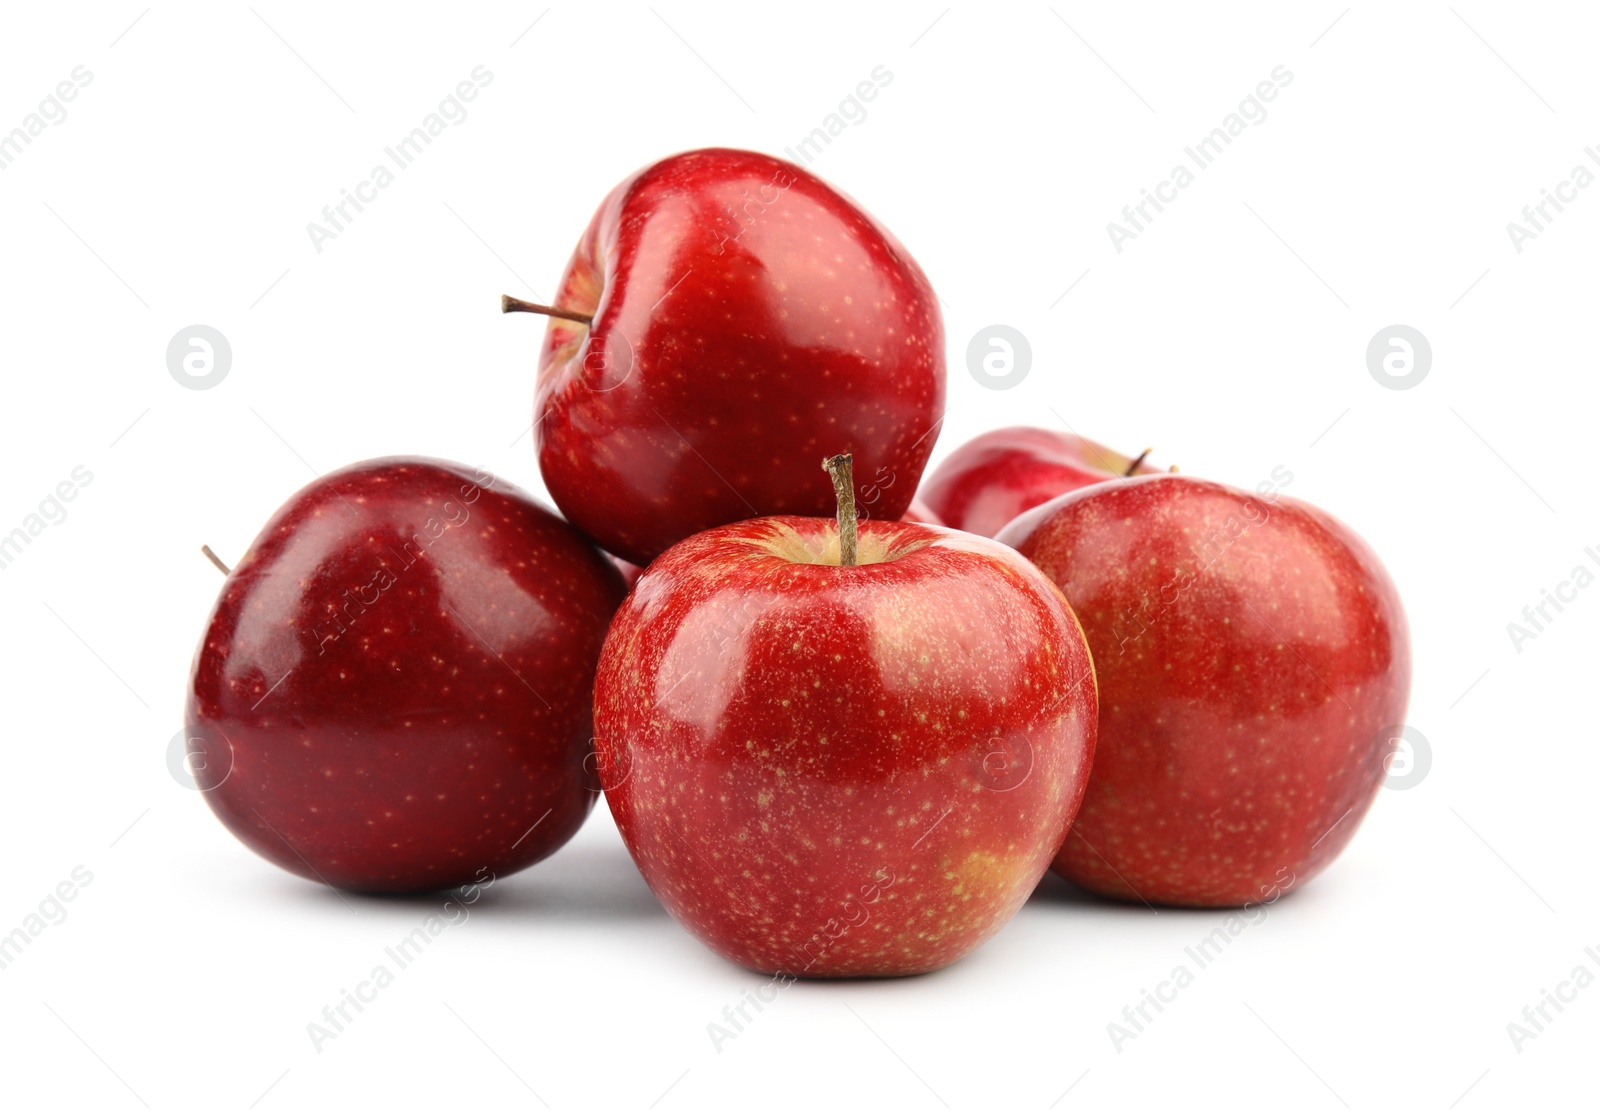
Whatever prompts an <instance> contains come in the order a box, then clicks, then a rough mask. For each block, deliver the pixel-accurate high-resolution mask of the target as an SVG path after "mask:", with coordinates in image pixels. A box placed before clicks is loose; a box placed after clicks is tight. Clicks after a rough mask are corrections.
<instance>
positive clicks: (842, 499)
mask: <svg viewBox="0 0 1600 1117" xmlns="http://www.w3.org/2000/svg"><path fill="white" fill-rule="evenodd" d="M853 460H854V458H853V456H852V455H851V454H849V453H844V454H835V455H834V456H833V457H831V458H823V459H822V468H823V469H825V470H827V471H828V476H829V477H831V478H833V497H834V500H836V501H838V504H839V512H838V519H839V565H840V566H854V565H856V485H855V477H854V475H853V474H852V471H851V462H852V461H853Z"/></svg>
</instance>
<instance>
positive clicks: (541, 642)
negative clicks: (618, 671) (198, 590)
mask: <svg viewBox="0 0 1600 1117" xmlns="http://www.w3.org/2000/svg"><path fill="white" fill-rule="evenodd" d="M622 597H623V586H622V578H621V576H620V575H619V574H618V573H617V571H616V570H615V569H614V568H613V567H612V566H611V564H610V563H609V562H607V561H606V559H605V558H604V557H603V556H601V554H600V553H599V552H598V551H596V550H595V549H594V548H593V547H592V546H591V545H590V544H589V543H587V542H586V541H585V540H584V539H583V538H582V537H580V536H579V535H578V533H577V532H576V531H575V530H573V528H572V527H571V526H570V525H568V524H566V523H564V522H562V520H561V519H560V518H558V517H557V516H556V515H555V514H554V513H552V512H550V511H548V510H547V509H545V508H544V507H542V506H541V505H539V504H537V503H536V502H535V501H533V499H532V498H530V497H529V496H528V495H527V494H526V493H524V492H522V491H521V490H519V489H516V488H515V487H513V486H511V485H508V484H505V483H504V482H500V481H496V480H495V479H494V478H493V477H491V476H490V475H489V474H487V473H483V472H480V471H475V470H473V469H471V468H469V467H466V466H460V465H454V464H452V463H449V462H443V461H437V460H433V459H427V458H382V459H377V460H374V461H367V462H361V463H359V464H356V465H352V466H349V467H347V468H345V469H342V470H339V471H337V472H334V473H330V474H328V475H326V476H325V477H323V478H322V479H321V480H319V481H315V482H313V483H312V484H310V485H308V486H307V487H306V488H304V489H302V490H301V491H300V492H299V493H297V494H295V495H294V496H293V497H291V498H290V500H289V501H288V503H286V504H285V505H284V506H283V507H282V508H281V509H279V510H278V512H277V513H276V514H275V515H274V516H273V518H272V519H271V520H270V521H268V523H267V525H266V526H265V527H264V528H263V529H262V531H261V534H260V535H259V536H257V538H256V540H255V542H254V543H252V544H251V546H250V550H249V552H248V553H247V554H246V555H245V557H244V558H243V560H242V561H240V563H239V564H238V565H237V566H236V567H235V568H234V570H233V572H232V573H231V574H229V575H228V577H227V579H226V581H225V582H224V583H223V587H222V591H221V594H220V596H219V597H218V599H217V603H216V605H215V606H214V608H213V610H212V614H211V618H210V620H209V621H208V623H207V625H206V630H205V635H204V637H203V639H202V640H201V643H200V647H199V649H198V650H197V651H196V653H195V659H194V665H193V668H192V671H191V678H190V685H189V692H188V698H187V702H186V709H185V724H186V725H188V726H190V727H191V733H193V731H194V730H195V729H198V730H199V731H200V732H199V734H198V739H197V742H196V743H199V744H200V745H201V748H200V750H199V751H200V752H201V753H202V754H203V755H202V761H203V766H204V770H205V771H206V772H207V773H220V776H213V777H211V779H216V778H221V782H220V784H217V785H216V786H214V787H210V786H208V787H204V788H203V791H204V794H205V798H206V801H207V803H209V804H210V806H211V809H212V810H213V811H214V812H215V813H216V815H217V817H218V818H220V819H221V820H222V822H223V824H224V825H226V826H227V827H228V829H229V830H231V831H233V833H234V835H235V836H236V837H237V838H239V840H240V841H242V842H243V843H244V844H245V845H247V846H249V847H250V848H251V849H252V850H254V851H255V852H257V853H259V854H260V855H261V856H263V857H265V858H266V859H267V860H268V861H271V862H273V863H274V864H276V865H278V866H280V867H282V868H285V869H288V870H289V871H290V872H293V873H298V874H300V875H301V876H305V877H309V878H311V879H313V880H320V881H323V882H325V883H327V884H330V885H333V886H334V887H336V888H348V889H352V890H358V891H368V892H415V891H426V890H433V889H442V888H450V887H454V886H457V885H461V884H466V883H470V882H472V881H474V880H481V877H479V876H478V874H479V873H480V872H481V871H482V870H483V869H488V870H489V871H490V872H492V873H494V874H496V875H504V874H506V873H511V872H515V871H516V870H518V869H522V868H525V867H527V866H528V865H531V864H533V863H534V862H535V861H538V860H540V859H541V858H543V857H545V856H546V855H548V854H549V853H552V852H553V851H555V850H556V849H558V848H560V847H561V845H562V844H563V843H565V842H566V841H567V839H568V838H570V837H571V836H572V835H573V834H574V833H576V831H577V829H578V827H579V826H580V825H581V824H582V822H583V820H584V818H585V817H586V816H587V815H588V813H589V810H590V808H591V807H592V806H593V805H594V798H595V794H596V791H597V790H598V789H597V788H594V787H592V785H593V784H594V782H595V780H594V777H593V776H592V775H591V776H588V777H587V778H586V777H585V775H584V772H583V764H584V762H585V758H586V757H587V755H588V754H589V750H590V744H589V740H590V736H591V717H592V709H591V705H590V700H591V695H592V685H593V677H594V669H595V663H596V661H597V659H598V657H599V653H600V646H601V643H602V642H603V640H604V637H605V630H606V625H607V624H608V623H609V621H610V618H611V615H612V613H613V612H614V611H615V609H616V606H617V605H618V603H620V602H621V600H622ZM536 691H537V693H535V692H536ZM219 734H220V735H221V736H220V737H219ZM224 742H225V743H224ZM207 782H208V783H209V782H210V781H209V780H208V781H207ZM586 784H588V785H591V786H585V785H586Z"/></svg>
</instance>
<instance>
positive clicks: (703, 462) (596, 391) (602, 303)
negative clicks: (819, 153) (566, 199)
mask: <svg viewBox="0 0 1600 1117" xmlns="http://www.w3.org/2000/svg"><path fill="white" fill-rule="evenodd" d="M555 305H556V306H559V307H562V308H565V309H569V310H576V311H580V312H582V313H585V314H590V315H592V316H593V325H592V326H590V327H586V326H584V325H583V324H582V323H581V322H573V321H567V320H563V319H560V318H551V319H550V321H549V325H548V327H547V329H546V332H545V338H544V344H543V348H542V351H541V355H540V358H539V373H538V389H537V392H536V397H535V405H534V416H535V422H534V430H535V435H536V438H537V446H538V454H539V468H540V471H541V472H542V474H543V476H544V481H545V485H546V487H547V488H548V489H549V491H550V495H551V497H552V498H553V499H554V500H555V502H556V505H557V506H558V507H559V508H560V509H561V511H562V513H563V514H564V515H565V516H566V517H567V519H568V520H570V521H571V522H572V523H573V524H574V525H575V526H577V527H578V528H579V529H580V530H581V531H583V533H584V534H585V535H587V536H588V537H589V538H591V539H593V540H594V541H595V542H597V543H598V544H599V545H600V546H602V547H604V548H605V549H606V550H607V551H610V552H611V553H612V554H614V555H616V556H617V557H619V558H623V559H627V560H628V561H629V562H633V563H636V564H638V565H640V566H646V565H648V564H649V562H650V560H651V559H653V558H654V557H655V556H656V555H658V554H660V553H661V552H662V551H663V550H665V549H666V548H667V547H668V546H670V545H671V544H673V543H676V542H677V541H678V540H680V539H683V538H684V537H686V536H689V535H692V534H694V533H695V532H697V531H702V530H704V529H706V528H709V527H714V526H716V525H718V524H725V523H731V522H733V521H735V520H743V519H747V518H749V517H752V516H758V515H769V514H780V513H789V514H796V515H814V516H815V515H831V514H832V513H833V509H834V497H833V490H832V488H831V486H830V485H829V484H828V479H827V477H826V476H825V475H824V474H823V473H822V472H821V471H820V470H818V469H817V462H818V461H820V460H821V459H822V458H823V457H824V456H825V455H826V454H828V453H832V452H835V451H836V450H837V449H838V448H839V447H841V446H848V447H849V448H850V449H851V450H852V451H853V452H854V455H855V467H856V477H857V481H858V491H859V493H860V494H861V496H860V500H861V503H862V505H863V506H870V507H871V508H872V515H873V516H874V517H877V518H881V519H894V518H896V517H898V516H899V515H900V514H901V513H902V512H904V511H905V509H906V507H907V505H908V504H909V503H910V501H911V497H912V494H913V493H914V491H915V490H916V486H917V481H918V480H919V479H920V478H921V476H922V470H923V467H924V466H925V465H926V464H927V461H928V455H929V453H931V452H932V449H933V444H934V442H935V440H936V439H937V437H938V427H939V424H940V421H941V419H942V417H943V415H944V394H945V361H944V326H943V324H942V320H941V318H940V314H939V303H938V299H937V298H936V297H935V296H934V293H933V288H932V287H931V286H930V285H929V284H928V280H927V278H926V277H925V276H924V275H923V273H922V270H921V269H920V268H919V267H917V264H916V262H915V261H914V260H912V258H911V257H910V255H908V254H907V253H906V250H905V249H904V248H902V247H901V246H900V244H899V242H898V241H896V240H895V239H894V237H893V236H891V235H890V234H889V232H888V231H887V230H885V229H884V228H883V227H882V226H880V225H879V224H877V222H875V221H874V220H873V219H872V218H871V217H870V216H868V215H867V214H866V213H865V212H863V211H862V210H861V209H860V208H858V207H857V206H856V205H855V203H853V202H852V201H851V200H850V199H848V198H846V197H845V196H844V195H842V194H840V193H838V192H837V191H835V190H834V189H833V188H832V187H830V186H828V185H827V184H826V183H824V182H822V181H821V180H820V179H818V178H816V177H815V176H813V175H811V174H809V173H808V172H806V171H804V170H802V169H800V168H799V167H797V166H795V165H793V164H792V163H786V162H784V161H783V160H781V159H774V158H772V157H771V156H767V155H759V154H756V153H753V152H747V151H733V150H726V149H707V150H701V151H691V152H687V153H684V154H681V155H676V156H673V157H671V158H668V159H664V160H662V161H661V162H659V163H656V164H654V165H652V166H649V167H647V168H645V169H644V170H642V171H639V172H637V173H636V174H634V175H632V176H631V177H629V178H628V179H627V180H626V181H624V182H623V183H622V184H621V185H619V186H618V187H616V189H614V190H613V191H612V192H611V194H610V195H609V196H608V197H607V198H606V200H605V201H604V202H603V203H602V204H601V206H600V209H599V211H598V212H597V213H596V214H595V215H594V219H593V220H592V221H591V222H590V224H589V228H588V230H587V231H586V232H585V233H584V234H583V238H582V239H581V240H580V241H579V243H578V247H577V250H576V251H575V252H574V254H573V257H572V260H571V262H570V263H569V264H568V265H567V270H566V273H565V274H564V276H563V277H562V280H561V283H560V287H559V290H558V293H557V297H556V300H555Z"/></svg>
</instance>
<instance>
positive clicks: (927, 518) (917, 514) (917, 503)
mask: <svg viewBox="0 0 1600 1117" xmlns="http://www.w3.org/2000/svg"><path fill="white" fill-rule="evenodd" d="M900 518H901V519H902V520H904V521H905V522H906V523H908V524H932V525H933V526H934V527H943V526H945V524H944V520H942V519H940V517H939V514H938V513H937V512H935V511H934V510H933V509H932V508H929V507H928V506H927V505H926V504H924V503H923V502H922V501H921V500H920V499H918V498H913V499H912V501H911V507H910V508H907V509H906V511H905V515H903V516H901V517H900Z"/></svg>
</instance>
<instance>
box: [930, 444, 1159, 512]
mask: <svg viewBox="0 0 1600 1117" xmlns="http://www.w3.org/2000/svg"><path fill="white" fill-rule="evenodd" d="M1130 471H1131V472H1133V473H1159V472H1161V471H1160V470H1159V469H1157V468H1156V467H1155V466H1153V465H1148V464H1146V463H1145V462H1144V459H1143V455H1141V456H1140V457H1138V458H1129V457H1127V456H1126V455H1123V454H1119V453H1117V452H1116V451H1115V450H1109V449H1107V448H1106V447H1104V446H1102V445H1100V443H1098V442H1092V441H1090V440H1089V439H1087V438H1080V437H1079V436H1078V435H1075V434H1069V433H1067V432H1065V431H1053V430H1043V429H1041V428H1039V427H1005V428H1003V429H1002V430H995V431H990V432H989V433H988V434H980V435H979V436H978V437H977V438H974V439H973V440H972V441H971V442H966V443H963V444H962V445H961V446H958V447H957V448H956V449H955V450H954V451H952V452H951V454H950V456H949V457H947V458H945V459H944V461H942V462H940V463H939V464H938V465H937V466H936V467H934V469H933V471H932V472H931V473H929V474H928V478H927V480H926V481H925V482H924V483H923V486H922V491H921V492H920V493H919V494H918V495H919V496H920V497H921V498H922V500H923V501H924V502H926V503H927V505H928V507H929V508H931V509H933V511H934V513H935V514H937V515H938V516H939V517H940V518H941V519H942V520H943V522H944V523H946V524H949V525H950V526H951V527H953V528H959V529H961V530H962V531H970V532H974V533H975V534H977V535H989V536H993V535H994V534H995V532H997V531H999V530H1000V529H1001V528H1003V527H1005V526H1006V525H1007V524H1008V523H1010V522H1011V521H1012V520H1014V519H1016V518H1017V517H1018V516H1020V515H1021V514H1022V513H1024V512H1026V511H1027V510H1028V509H1030V508H1033V507H1036V506H1038V505H1040V504H1043V503H1044V502H1045V501H1047V500H1050V499H1052V498H1054V497H1058V496H1060V495H1061V494H1062V493H1066V492H1071V491H1072V490H1073V489H1081V488H1083V487H1084V486H1085V485H1097V484H1099V483H1100V482H1101V481H1106V480H1109V479H1111V478H1112V477H1122V476H1125V475H1127V474H1128V473H1129V472H1130Z"/></svg>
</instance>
